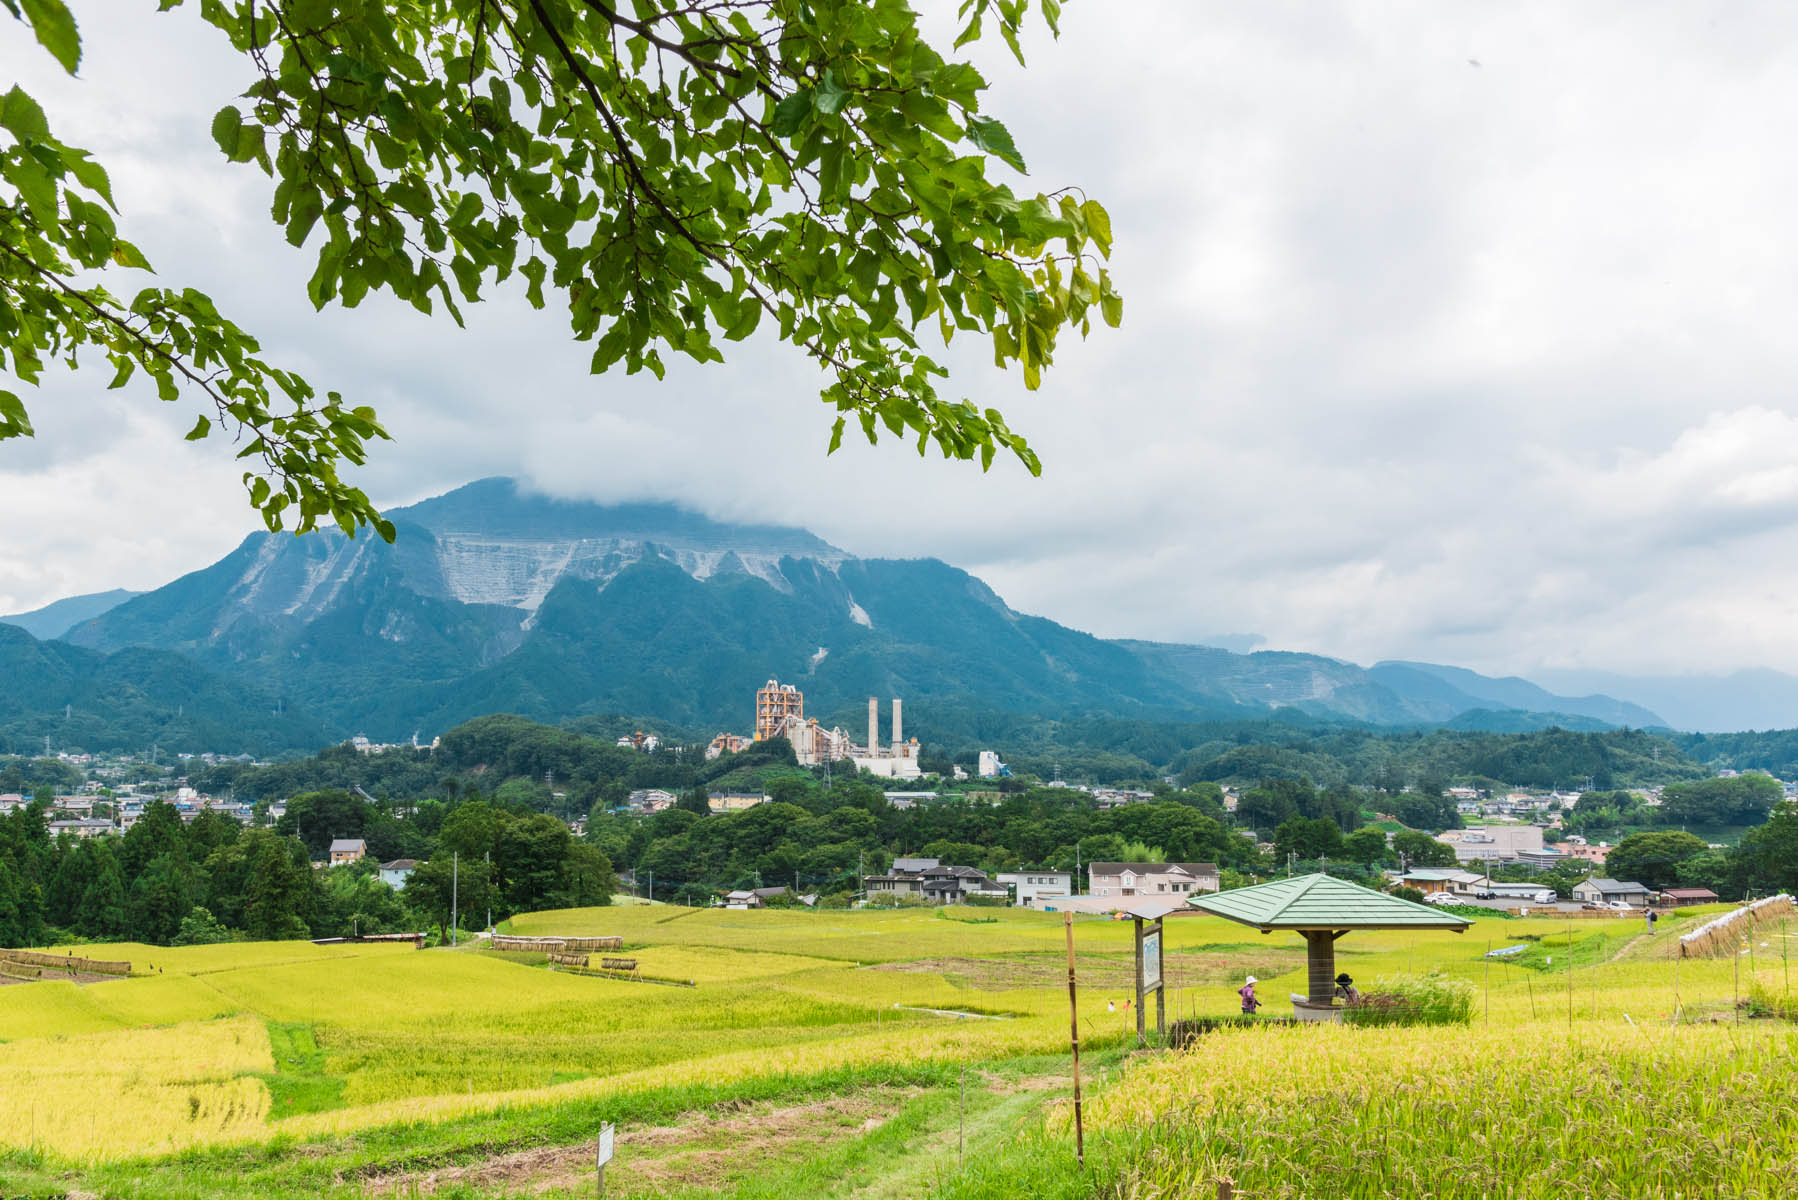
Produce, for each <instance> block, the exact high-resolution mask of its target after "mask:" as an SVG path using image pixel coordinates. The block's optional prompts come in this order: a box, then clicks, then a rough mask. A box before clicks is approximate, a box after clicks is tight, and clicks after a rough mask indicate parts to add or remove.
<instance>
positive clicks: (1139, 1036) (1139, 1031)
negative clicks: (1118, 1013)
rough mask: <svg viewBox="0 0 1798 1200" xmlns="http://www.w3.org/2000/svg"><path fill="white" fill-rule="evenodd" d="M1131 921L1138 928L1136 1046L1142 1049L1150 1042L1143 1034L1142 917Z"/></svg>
mask: <svg viewBox="0 0 1798 1200" xmlns="http://www.w3.org/2000/svg"><path fill="white" fill-rule="evenodd" d="M1130 921H1131V923H1132V924H1133V925H1134V926H1135V928H1136V1048H1137V1049H1138V1050H1141V1049H1143V1048H1144V1047H1145V1046H1147V1045H1148V1044H1149V1040H1148V1038H1147V1037H1145V1036H1144V1035H1143V1015H1142V1002H1143V990H1142V987H1143V983H1142V918H1141V917H1131V918H1130Z"/></svg>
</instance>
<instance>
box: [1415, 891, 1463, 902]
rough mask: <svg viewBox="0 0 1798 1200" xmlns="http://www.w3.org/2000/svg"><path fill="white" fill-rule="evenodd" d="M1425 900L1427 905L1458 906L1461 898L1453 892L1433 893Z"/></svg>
mask: <svg viewBox="0 0 1798 1200" xmlns="http://www.w3.org/2000/svg"><path fill="white" fill-rule="evenodd" d="M1423 900H1424V903H1425V904H1458V903H1460V900H1461V897H1459V896H1457V895H1455V894H1454V893H1453V892H1431V893H1430V894H1429V895H1427V896H1425V897H1424V898H1423Z"/></svg>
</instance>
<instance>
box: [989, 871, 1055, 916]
mask: <svg viewBox="0 0 1798 1200" xmlns="http://www.w3.org/2000/svg"><path fill="white" fill-rule="evenodd" d="M995 878H997V879H998V881H999V882H1000V883H1008V884H1010V885H1011V886H1012V889H1013V899H1012V906H1013V907H1014V908H1036V907H1038V905H1037V901H1038V900H1039V899H1040V898H1042V897H1045V896H1066V895H1068V894H1069V893H1071V892H1072V891H1073V890H1074V873H1073V872H1072V871H1007V872H1005V873H1004V874H1002V875H998V876H996V877H995Z"/></svg>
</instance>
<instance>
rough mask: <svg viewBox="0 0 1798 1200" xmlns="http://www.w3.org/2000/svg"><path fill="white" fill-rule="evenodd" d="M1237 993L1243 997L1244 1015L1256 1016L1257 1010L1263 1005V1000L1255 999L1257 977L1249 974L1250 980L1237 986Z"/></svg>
mask: <svg viewBox="0 0 1798 1200" xmlns="http://www.w3.org/2000/svg"><path fill="white" fill-rule="evenodd" d="M1236 994H1237V995H1238V996H1241V997H1242V1011H1243V1013H1244V1015H1246V1016H1251V1017H1252V1016H1254V1015H1255V1010H1256V1009H1258V1008H1260V1007H1261V1001H1259V1000H1257V999H1255V977H1254V976H1253V975H1251V976H1249V981H1248V982H1247V983H1245V984H1243V985H1242V986H1241V987H1239V988H1237V989H1236Z"/></svg>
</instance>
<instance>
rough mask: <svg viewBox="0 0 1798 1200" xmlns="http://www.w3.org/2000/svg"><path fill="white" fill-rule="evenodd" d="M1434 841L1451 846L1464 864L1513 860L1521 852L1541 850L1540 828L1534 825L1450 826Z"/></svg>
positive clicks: (1540, 851) (1535, 852)
mask: <svg viewBox="0 0 1798 1200" xmlns="http://www.w3.org/2000/svg"><path fill="white" fill-rule="evenodd" d="M1436 840H1437V841H1439V842H1442V843H1443V844H1445V845H1447V846H1449V847H1450V848H1452V849H1453V850H1454V852H1455V857H1456V858H1457V859H1459V860H1460V861H1461V862H1464V863H1468V862H1474V863H1504V862H1517V861H1519V860H1520V855H1521V854H1522V853H1524V852H1529V853H1533V854H1538V855H1540V854H1541V853H1542V828H1541V827H1540V826H1538V825H1475V826H1473V827H1472V828H1469V829H1451V830H1449V831H1448V832H1446V833H1443V834H1439V835H1437V838H1436Z"/></svg>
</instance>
